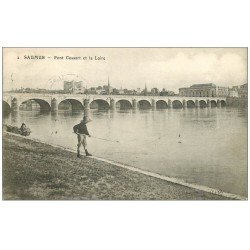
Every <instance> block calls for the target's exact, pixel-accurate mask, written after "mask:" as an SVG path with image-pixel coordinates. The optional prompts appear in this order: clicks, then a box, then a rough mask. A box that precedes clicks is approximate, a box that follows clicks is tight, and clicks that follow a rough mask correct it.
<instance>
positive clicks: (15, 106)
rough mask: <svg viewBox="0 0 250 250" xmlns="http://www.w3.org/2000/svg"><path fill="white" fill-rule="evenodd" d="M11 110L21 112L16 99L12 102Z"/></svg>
mask: <svg viewBox="0 0 250 250" xmlns="http://www.w3.org/2000/svg"><path fill="white" fill-rule="evenodd" d="M11 110H12V111H14V112H16V111H18V110H19V102H18V100H17V99H16V98H14V99H12V100H11Z"/></svg>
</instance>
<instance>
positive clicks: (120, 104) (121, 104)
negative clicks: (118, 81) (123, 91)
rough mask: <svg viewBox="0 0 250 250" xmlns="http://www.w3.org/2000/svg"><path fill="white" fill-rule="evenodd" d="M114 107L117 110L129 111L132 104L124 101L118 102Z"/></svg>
mask: <svg viewBox="0 0 250 250" xmlns="http://www.w3.org/2000/svg"><path fill="white" fill-rule="evenodd" d="M115 106H116V108H119V109H131V108H132V107H133V106H132V103H131V102H130V101H129V100H126V99H121V100H118V101H117V102H116V104H115Z"/></svg>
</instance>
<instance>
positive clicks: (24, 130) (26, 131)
mask: <svg viewBox="0 0 250 250" xmlns="http://www.w3.org/2000/svg"><path fill="white" fill-rule="evenodd" d="M3 131H6V132H10V133H14V134H19V135H23V136H28V135H30V133H31V131H30V129H29V128H28V127H25V128H22V127H21V128H18V127H17V126H12V125H7V124H3Z"/></svg>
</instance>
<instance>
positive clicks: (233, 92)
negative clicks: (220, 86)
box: [228, 88, 239, 97]
mask: <svg viewBox="0 0 250 250" xmlns="http://www.w3.org/2000/svg"><path fill="white" fill-rule="evenodd" d="M228 96H229V97H239V94H238V90H236V89H235V88H231V89H228Z"/></svg>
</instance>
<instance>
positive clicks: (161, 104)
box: [156, 100, 168, 109]
mask: <svg viewBox="0 0 250 250" xmlns="http://www.w3.org/2000/svg"><path fill="white" fill-rule="evenodd" d="M156 108H157V109H167V108H168V104H167V102H166V101H163V100H159V101H157V102H156Z"/></svg>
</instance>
